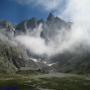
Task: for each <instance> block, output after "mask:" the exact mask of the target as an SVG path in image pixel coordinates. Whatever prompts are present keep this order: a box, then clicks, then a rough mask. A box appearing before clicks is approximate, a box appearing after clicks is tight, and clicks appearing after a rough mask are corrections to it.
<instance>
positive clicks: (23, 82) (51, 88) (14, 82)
mask: <svg viewBox="0 0 90 90" xmlns="http://www.w3.org/2000/svg"><path fill="white" fill-rule="evenodd" d="M7 87H9V88H17V90H90V79H89V78H86V77H84V76H75V75H70V76H69V75H67V74H66V75H65V76H61V77H59V76H58V77H57V76H49V77H47V76H44V75H41V76H40V77H37V76H32V75H30V76H23V75H12V76H11V75H9V76H5V75H4V76H3V77H2V75H1V79H0V90H1V89H2V88H7Z"/></svg>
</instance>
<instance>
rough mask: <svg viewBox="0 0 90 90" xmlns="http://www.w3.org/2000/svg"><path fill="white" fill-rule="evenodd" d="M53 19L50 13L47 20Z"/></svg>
mask: <svg viewBox="0 0 90 90" xmlns="http://www.w3.org/2000/svg"><path fill="white" fill-rule="evenodd" d="M53 18H55V17H54V15H53V14H52V13H49V15H48V18H47V20H52V19H53Z"/></svg>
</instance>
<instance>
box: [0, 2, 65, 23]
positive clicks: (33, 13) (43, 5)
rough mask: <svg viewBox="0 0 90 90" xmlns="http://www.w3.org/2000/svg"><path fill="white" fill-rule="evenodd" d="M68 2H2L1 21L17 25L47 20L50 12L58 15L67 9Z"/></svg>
mask: <svg viewBox="0 0 90 90" xmlns="http://www.w3.org/2000/svg"><path fill="white" fill-rule="evenodd" d="M65 1H66V0H0V20H8V21H10V22H12V23H14V24H17V23H19V22H21V21H23V20H26V19H30V18H31V17H37V18H39V19H42V18H43V19H45V18H46V17H47V16H48V14H49V13H50V12H53V13H54V14H56V15H58V12H59V13H60V12H61V11H62V10H63V9H64V8H65V7H64V5H65Z"/></svg>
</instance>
